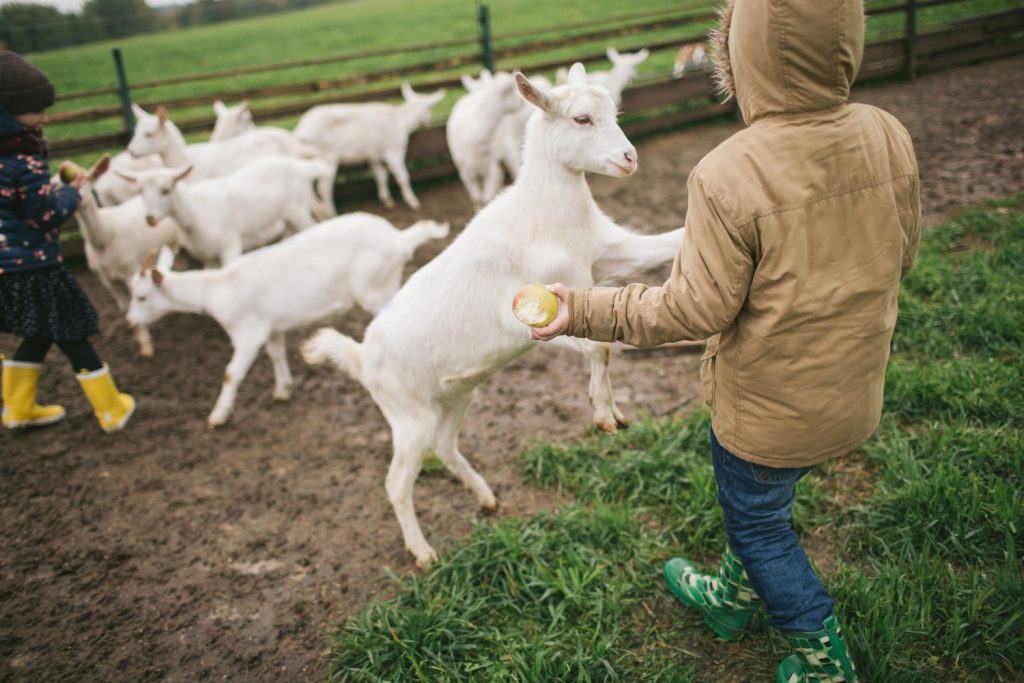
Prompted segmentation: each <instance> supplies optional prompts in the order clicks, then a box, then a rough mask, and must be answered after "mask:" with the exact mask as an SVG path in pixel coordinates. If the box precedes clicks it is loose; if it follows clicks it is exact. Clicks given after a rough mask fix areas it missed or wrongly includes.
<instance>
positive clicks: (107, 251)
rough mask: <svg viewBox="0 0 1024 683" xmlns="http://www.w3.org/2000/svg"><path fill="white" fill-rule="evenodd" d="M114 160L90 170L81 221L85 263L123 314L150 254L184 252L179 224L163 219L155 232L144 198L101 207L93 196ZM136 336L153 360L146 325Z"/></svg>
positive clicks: (135, 329)
mask: <svg viewBox="0 0 1024 683" xmlns="http://www.w3.org/2000/svg"><path fill="white" fill-rule="evenodd" d="M110 166H111V160H110V157H109V156H104V157H103V158H102V159H100V160H99V161H98V162H96V164H95V165H94V166H93V167H92V168H91V169H89V171H88V173H87V175H86V182H85V185H84V186H83V187H82V190H81V193H80V194H81V201H80V202H79V204H78V209H77V210H76V211H75V220H76V221H78V226H79V227H80V228H81V229H82V236H83V237H84V238H85V258H86V262H87V263H88V264H89V270H91V271H92V272H94V273H96V277H97V278H98V279H99V281H100V283H101V284H102V285H103V286H104V288H106V290H107V291H108V292H110V295H111V296H112V297H113V298H114V303H116V304H117V307H118V308H119V309H121V311H122V312H124V311H126V310H128V301H129V297H130V295H131V290H130V289H129V286H130V285H129V283H130V282H131V278H132V276H133V275H134V274H135V273H136V272H138V269H139V266H140V265H141V264H142V262H143V261H144V260H145V258H146V254H148V253H150V252H151V251H153V250H154V249H157V248H159V247H160V246H162V245H171V246H172V247H173V248H174V249H175V250H177V248H178V225H177V223H175V222H174V219H173V218H170V217H166V218H163V219H161V220H160V221H159V222H158V223H157V224H156V226H155V227H152V228H150V227H148V226H147V225H146V209H145V206H143V203H142V197H138V196H136V197H132V198H131V199H129V200H128V201H126V202H124V203H122V204H118V205H116V206H107V207H103V206H99V205H98V204H97V202H96V198H95V197H94V195H93V193H92V191H91V190H92V188H94V187H95V184H96V181H97V180H99V179H100V178H103V177H104V175H105V174H106V173H108V171H109V168H110ZM132 336H133V337H134V338H135V341H136V343H138V345H139V353H140V354H142V355H143V356H144V357H147V358H148V357H151V356H152V355H153V338H152V336H151V335H150V333H149V330H148V329H147V328H146V326H145V325H138V326H135V327H133V328H132Z"/></svg>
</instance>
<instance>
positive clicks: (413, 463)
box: [384, 414, 437, 569]
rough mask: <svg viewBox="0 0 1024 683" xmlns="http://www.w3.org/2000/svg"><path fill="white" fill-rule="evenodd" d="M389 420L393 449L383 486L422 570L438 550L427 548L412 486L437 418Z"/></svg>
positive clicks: (431, 437) (408, 546) (408, 547)
mask: <svg viewBox="0 0 1024 683" xmlns="http://www.w3.org/2000/svg"><path fill="white" fill-rule="evenodd" d="M389 422H391V438H392V440H393V441H394V447H395V452H394V455H393V456H392V457H391V465H390V466H389V467H388V476H387V479H386V480H385V482H384V487H385V489H386V490H387V492H388V499H389V500H390V501H391V507H392V508H394V511H395V517H397V518H398V525H399V526H400V527H401V528H402V539H403V540H404V541H405V547H406V549H407V550H408V551H409V552H411V553H412V554H413V555H414V556H415V557H416V566H417V567H420V568H421V569H422V568H425V567H428V566H430V565H431V564H432V563H433V562H435V561H436V560H437V553H436V552H434V549H433V548H431V547H430V544H429V543H428V542H427V539H426V537H425V536H424V535H423V529H421V528H420V523H419V520H418V519H417V518H416V507H415V505H414V503H413V487H414V486H415V485H416V477H418V476H419V473H420V467H421V465H422V463H423V454H424V453H425V452H426V450H427V449H428V448H430V444H431V442H432V441H433V438H434V433H435V431H436V429H437V418H436V417H435V416H434V415H432V414H429V415H428V414H423V415H422V417H421V419H416V418H415V417H412V416H408V417H406V416H403V418H402V419H401V420H395V421H393V422H392V421H391V420H389Z"/></svg>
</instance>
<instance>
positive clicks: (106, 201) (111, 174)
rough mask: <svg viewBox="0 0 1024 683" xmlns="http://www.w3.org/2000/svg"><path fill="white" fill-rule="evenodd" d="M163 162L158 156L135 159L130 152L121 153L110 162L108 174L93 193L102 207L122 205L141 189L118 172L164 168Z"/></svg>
mask: <svg viewBox="0 0 1024 683" xmlns="http://www.w3.org/2000/svg"><path fill="white" fill-rule="evenodd" d="M163 165H164V163H163V160H162V159H161V158H160V157H159V156H157V155H156V154H147V155H146V156H142V157H134V156H132V155H131V154H129V153H128V152H121V153H120V154H118V155H116V156H115V157H113V158H112V159H111V160H110V165H109V169H108V172H106V173H104V174H103V175H101V176H100V177H99V178H97V179H96V181H95V182H93V184H92V189H93V192H95V193H96V198H97V199H98V200H99V202H100V205H101V206H116V205H118V204H122V203H124V202H126V201H128V200H129V199H131V198H132V197H134V196H135V195H137V194H138V193H139V188H138V187H136V186H135V185H134V184H132V183H129V182H128V181H127V180H125V179H124V178H122V177H121V176H119V175H117V173H116V171H121V172H123V173H135V172H137V171H147V170H149V169H151V168H160V167H161V166H163Z"/></svg>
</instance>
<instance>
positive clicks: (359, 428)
mask: <svg viewBox="0 0 1024 683" xmlns="http://www.w3.org/2000/svg"><path fill="white" fill-rule="evenodd" d="M1021 73H1024V57H1014V58H1010V59H1004V60H1001V61H997V62H991V63H988V64H983V65H978V66H971V67H964V68H960V69H956V70H953V71H947V72H943V73H937V74H932V75H928V76H924V77H921V78H919V79H918V80H917V81H916V82H913V83H890V84H885V85H880V86H875V87H869V88H865V89H861V90H858V91H857V92H856V93H855V95H854V99H855V100H857V101H862V102H868V103H871V104H875V105H878V106H881V107H883V108H885V109H887V110H889V111H891V112H893V113H894V114H896V116H898V117H899V118H900V119H901V120H902V121H903V122H904V124H905V125H906V126H907V127H908V128H909V130H910V132H911V134H912V135H913V138H914V143H915V147H916V149H917V153H918V155H919V160H920V167H921V176H922V195H923V204H924V210H925V212H926V215H927V218H928V221H929V222H936V221H938V220H940V219H942V218H944V217H946V216H947V215H948V214H949V212H950V211H951V210H952V209H953V208H955V207H956V206H958V205H960V204H962V203H964V202H968V201H972V200H977V199H982V198H986V197H991V196H1001V195H1005V194H1007V193H1010V192H1013V191H1019V190H1021V189H1024V182H1022V172H1024V134H1022V131H1024V92H1022V90H1024V79H1021V78H1020V76H1019V74H1021ZM737 129H738V126H737V124H734V123H728V122H726V123H719V124H716V125H708V126H703V127H699V128H692V129H689V130H686V131H683V132H676V133H673V134H669V135H664V136H660V137H656V138H648V139H645V140H643V141H641V142H640V144H638V149H639V154H640V172H639V174H638V176H636V177H634V178H632V179H629V180H624V181H617V180H611V179H607V178H595V179H594V180H593V182H592V187H593V189H594V194H595V196H596V197H597V199H598V201H599V203H600V204H601V206H602V207H604V209H605V210H606V211H607V212H608V213H609V214H610V215H611V216H613V217H614V218H615V219H616V220H618V221H619V222H621V223H624V224H627V225H631V226H634V227H635V228H638V229H641V230H646V231H661V230H664V229H668V228H672V227H676V226H678V225H680V224H682V223H683V219H684V216H685V212H686V192H685V187H686V185H685V182H686V176H687V174H688V172H689V170H690V168H692V166H693V165H694V164H695V163H696V162H697V160H699V159H700V157H701V156H702V155H703V154H705V153H706V152H707V151H709V150H710V149H712V148H713V147H714V146H715V145H716V144H718V143H719V142H720V141H722V140H724V139H725V138H727V137H728V136H729V135H731V134H732V133H733V132H735V131H736V130H737ZM420 197H421V199H422V201H423V210H422V212H420V214H418V216H424V217H430V218H436V219H442V220H450V221H451V222H452V225H453V226H454V228H456V230H454V231H453V232H457V230H458V229H461V228H462V226H464V225H465V223H466V221H467V220H468V219H469V217H470V207H469V202H468V199H467V197H466V195H465V194H464V191H463V189H462V187H461V186H460V185H458V184H455V183H448V184H443V185H434V186H432V187H429V188H422V189H421V190H420ZM342 208H343V210H355V209H365V210H370V211H374V212H381V213H383V214H384V215H386V216H388V217H389V218H390V219H392V220H393V221H394V222H395V223H396V224H397V225H398V226H399V227H405V226H406V225H408V224H410V223H411V222H412V221H413V220H414V217H415V216H417V214H413V213H411V212H409V211H407V210H405V209H396V210H393V211H390V212H388V211H384V210H382V209H381V208H380V207H379V206H378V205H376V204H375V203H374V202H370V201H366V202H361V203H354V204H350V205H347V206H344V207H342ZM441 246H443V245H441V244H438V245H430V246H429V247H426V248H424V249H422V250H421V251H420V252H419V253H418V254H417V256H416V260H415V263H414V264H413V266H414V267H415V266H416V265H421V264H422V263H424V262H425V261H426V260H427V259H429V258H430V257H432V256H434V255H435V254H436V253H437V252H438V250H439V249H440V247H441ZM76 274H77V275H78V276H79V279H80V281H81V282H82V284H83V285H84V287H85V288H86V290H87V291H88V293H89V295H90V296H91V297H92V299H93V301H94V302H95V303H96V305H97V307H98V308H99V310H100V314H101V320H102V328H103V334H102V336H101V337H99V338H98V339H97V340H96V346H97V348H98V350H99V351H100V354H101V356H102V357H103V358H105V359H107V360H108V361H109V362H110V364H111V366H112V367H113V371H114V374H115V376H116V379H117V381H118V382H119V383H120V385H121V386H122V388H123V389H125V390H127V391H130V392H131V393H132V394H134V396H135V398H136V399H137V401H138V406H139V407H138V412H137V414H136V416H135V418H134V419H133V420H132V422H131V423H130V425H129V427H128V428H127V429H126V430H125V431H124V432H123V433H121V434H117V435H104V434H102V433H100V431H99V429H98V428H97V426H96V424H95V422H94V420H93V417H92V415H91V413H90V409H89V407H88V405H87V404H86V402H85V400H84V398H83V397H82V395H81V393H80V391H79V389H78V386H77V384H76V383H75V381H74V379H73V377H72V376H71V373H70V372H69V370H68V368H67V366H66V364H65V361H64V359H63V358H62V357H61V356H60V355H59V354H58V353H56V352H54V353H52V354H51V357H50V358H49V359H48V360H47V362H46V366H45V368H44V373H43V376H42V379H41V383H40V395H41V397H42V398H43V399H45V400H47V401H59V402H60V403H62V404H63V405H65V406H66V408H67V411H68V417H67V419H66V420H65V421H64V422H63V423H61V424H59V425H57V426H55V427H52V428H49V429H45V430H39V431H35V432H30V433H24V434H17V435H12V434H10V433H7V432H4V433H3V434H0V520H2V527H0V548H2V549H0V658H2V659H0V679H2V680H16V681H33V682H38V681H71V680H76V681H133V682H136V681H149V680H165V681H196V680H232V681H241V680H244V681H250V680H251V681H299V680H324V678H325V676H326V670H327V662H326V659H325V657H324V653H325V652H326V651H327V649H328V647H329V633H330V631H331V629H332V626H333V625H334V624H337V623H338V622H339V621H340V620H343V619H344V618H345V617H347V616H349V615H351V614H353V613H354V612H356V611H357V610H358V609H359V608H360V607H361V606H362V605H364V604H365V603H366V602H367V601H368V600H371V599H373V598H375V597H379V596H382V595H386V594H387V593H388V591H389V588H390V586H391V582H390V580H389V579H388V577H387V575H386V573H385V569H386V568H390V569H391V570H393V571H395V572H399V573H402V572H409V571H413V570H414V566H413V562H412V559H411V556H410V555H409V554H407V553H406V551H405V550H404V548H403V545H402V540H401V536H400V533H399V529H398V525H397V523H396V522H395V519H394V517H393V515H392V512H391V507H390V505H389V503H388V501H387V498H386V495H385V493H384V486H383V483H384V476H385V472H386V470H387V466H388V460H389V456H390V436H389V432H388V430H387V428H386V424H385V422H384V420H383V418H382V417H381V414H380V413H379V412H378V411H377V409H376V407H375V406H374V405H373V403H372V401H371V400H370V398H369V397H368V395H367V394H366V393H365V392H364V391H363V390H362V388H361V387H360V386H358V385H357V384H355V383H354V382H353V381H351V380H349V379H347V378H345V377H343V376H342V375H340V374H339V373H337V372H334V371H331V370H329V369H325V368H311V367H309V366H307V365H305V364H304V363H303V362H302V360H301V359H300V358H299V356H298V353H297V351H296V348H297V345H298V343H299V341H300V340H301V339H303V338H304V336H305V335H303V334H293V335H291V337H290V339H289V360H290V362H291V366H292V371H293V373H294V374H295V379H296V388H295V391H294V395H293V398H292V400H291V401H290V402H288V403H279V402H276V401H274V400H273V399H272V398H271V387H272V373H271V369H270V363H269V361H267V360H266V359H265V358H260V359H259V360H258V361H257V362H256V364H255V366H254V368H253V370H252V372H251V373H250V375H249V377H248V379H247V380H246V382H245V383H244V385H243V387H242V389H241V392H240V396H239V400H238V403H237V407H236V411H235V415H234V417H233V419H232V421H231V422H230V423H229V425H228V426H226V427H225V428H223V429H220V430H218V431H216V432H212V433H211V432H210V431H208V430H207V428H206V423H205V418H206V414H207V413H208V411H209V410H210V408H211V407H212V405H213V402H214V399H215V397H216V394H217V392H218V390H219V385H220V378H221V375H222V372H223V369H224V366H225V364H226V363H227V360H228V358H229V355H230V347H229V344H228V340H227V338H226V336H225V335H224V334H223V333H222V332H221V330H220V328H219V327H218V326H217V325H216V324H215V323H214V322H212V321H211V320H209V319H206V318H201V317H198V316H187V315H173V316H170V317H168V318H166V319H165V320H163V321H162V322H161V323H160V324H158V325H157V326H156V327H155V329H154V331H153V332H154V338H155V342H156V349H157V353H156V357H155V358H154V359H152V360H145V359H142V358H140V357H139V356H138V355H137V353H136V351H135V349H134V347H133V343H132V340H131V337H130V336H129V334H128V330H127V328H126V327H125V325H124V323H123V322H122V321H121V320H120V319H119V317H118V315H117V312H116V309H115V307H114V305H113V302H112V300H111V299H110V297H109V296H108V295H107V293H106V292H105V291H103V290H102V288H101V287H100V286H99V284H98V282H97V281H96V279H95V278H94V277H92V276H91V275H90V274H88V273H87V272H84V271H81V270H79V271H77V272H76ZM367 322H368V316H366V315H365V314H361V313H360V314H353V315H350V316H348V317H346V318H344V319H342V320H340V321H338V322H337V324H338V325H339V326H340V327H341V328H342V329H343V330H344V331H346V332H348V333H350V334H353V335H356V336H359V335H361V333H362V330H363V328H364V327H365V325H366V323H367ZM14 345H15V340H14V339H13V338H11V337H9V336H5V337H3V338H0V351H5V352H7V353H8V354H10V353H11V352H13V350H14ZM613 381H614V384H615V387H616V398H617V400H618V402H619V405H620V406H622V407H623V408H624V409H625V410H626V412H627V413H628V414H629V415H630V416H638V415H641V414H644V413H653V414H657V415H664V414H671V413H675V412H678V411H689V410H691V409H692V408H693V407H694V406H696V405H698V404H699V400H700V399H699V398H698V394H699V389H698V383H697V359H696V357H695V356H694V355H692V354H674V355H658V356H641V355H635V354H631V353H628V352H625V351H624V350H623V349H617V350H616V352H615V354H614V357H613ZM586 385H587V367H586V364H585V363H584V362H583V361H582V359H581V358H579V357H576V356H574V355H572V354H570V353H568V352H561V351H555V350H552V349H549V348H539V349H536V350H534V351H533V352H531V353H530V354H528V355H527V356H525V357H524V358H522V359H520V360H519V361H517V362H515V363H514V364H513V365H511V366H510V367H509V368H508V369H506V370H504V371H503V372H501V373H499V374H498V375H497V376H496V377H495V378H494V379H493V381H491V383H490V384H488V385H487V386H486V387H484V388H483V390H482V391H481V392H480V397H479V400H478V401H477V402H476V404H475V406H474V407H473V409H472V410H471V412H470V414H469V416H468V418H467V420H466V425H465V428H464V430H463V432H462V440H461V443H462V447H463V448H462V450H463V451H464V452H465V453H466V454H467V456H468V457H469V458H470V460H471V461H472V462H474V463H475V465H476V467H477V468H478V470H479V471H480V472H481V474H482V475H483V476H484V477H485V478H486V479H487V480H488V481H489V482H490V484H491V486H492V487H493V488H494V489H495V491H496V493H497V495H498V497H499V499H500V502H501V510H500V512H499V513H498V514H501V515H521V514H529V513H531V512H534V511H536V510H538V509H543V508H546V507H551V506H554V505H558V504H559V501H558V500H556V499H555V498H554V497H553V496H552V494H551V493H550V492H548V491H544V490H537V489H534V488H531V487H528V486H526V485H524V484H523V483H522V482H521V479H520V475H519V473H518V470H517V467H516V461H517V457H518V455H519V454H520V452H521V451H522V449H523V445H524V443H525V442H526V441H527V440H528V439H562V438H573V437H577V436H579V435H580V434H582V433H583V431H584V430H586V429H587V427H588V424H589V418H590V410H589V406H588V403H587V399H586ZM416 506H417V509H418V511H419V516H420V520H421V522H422V524H423V527H424V529H425V531H426V533H427V535H428V537H429V538H430V540H431V541H432V542H433V543H434V544H435V545H436V546H437V547H439V548H440V549H441V550H442V553H443V549H444V547H445V546H446V544H448V543H450V542H451V541H452V540H454V539H458V538H459V537H460V536H462V535H464V534H466V533H468V532H469V531H470V530H471V528H472V526H473V524H474V522H475V521H477V520H479V519H481V518H482V516H481V514H480V513H478V511H477V509H476V508H475V506H474V503H473V500H472V498H471V496H470V495H469V493H467V492H465V491H463V490H462V489H461V488H460V486H459V485H458V484H457V483H455V482H454V480H452V479H451V478H450V477H448V476H446V475H444V474H432V475H428V476H425V477H423V478H421V480H420V482H419V485H418V486H417V489H416Z"/></svg>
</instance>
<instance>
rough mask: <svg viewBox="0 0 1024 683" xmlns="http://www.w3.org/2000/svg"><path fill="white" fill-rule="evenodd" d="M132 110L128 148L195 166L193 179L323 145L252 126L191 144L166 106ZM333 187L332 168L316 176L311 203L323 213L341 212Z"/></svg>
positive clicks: (309, 152) (311, 152)
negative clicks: (311, 144)
mask: <svg viewBox="0 0 1024 683" xmlns="http://www.w3.org/2000/svg"><path fill="white" fill-rule="evenodd" d="M132 111H133V112H135V133H134V134H133V135H132V139H131V141H130V142H129V143H128V152H129V153H130V154H132V155H133V156H136V157H141V156H145V155H148V154H157V155H159V156H160V158H161V159H163V162H164V166H165V167H168V168H183V167H185V166H191V167H192V173H191V174H190V180H191V181H192V182H196V181H197V180H205V179H207V178H219V177H222V176H226V175H228V174H230V173H234V172H235V171H236V170H238V168H239V167H241V166H245V165H246V164H248V163H251V162H253V161H255V160H257V159H262V158H263V157H268V156H272V155H283V156H290V157H295V158H297V159H301V158H316V157H319V152H318V150H316V149H313V148H311V147H309V146H308V145H304V144H302V143H301V142H300V141H299V140H298V139H296V138H295V137H294V136H293V135H292V134H291V133H290V132H288V131H287V130H285V129H283V128H272V127H265V128H253V129H251V130H247V131H245V132H243V133H240V134H238V135H236V136H235V137H232V138H228V139H227V140H222V141H220V142H197V143H194V144H191V145H189V144H186V143H185V136H184V135H182V134H181V131H180V130H178V127H177V126H176V125H174V122H173V121H171V120H170V119H169V118H168V117H167V110H166V109H164V108H163V107H158V108H157V112H156V114H148V113H146V112H145V111H144V110H143V109H142V108H141V107H139V106H138V105H136V104H133V105H132ZM320 158H323V157H320ZM333 190H334V169H333V168H332V169H331V171H330V173H327V174H326V175H324V177H322V178H320V179H318V181H317V198H316V201H315V203H314V204H313V206H312V207H311V208H312V210H313V212H314V213H315V215H316V216H317V217H318V218H321V219H324V218H329V217H331V216H334V215H336V214H337V211H336V210H335V208H334V195H333Z"/></svg>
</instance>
